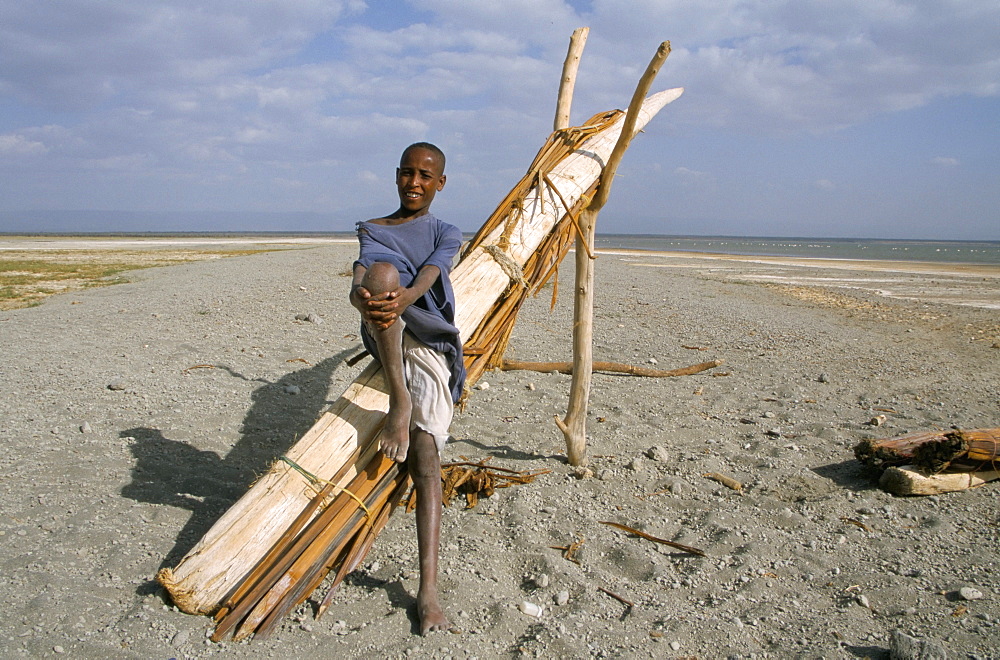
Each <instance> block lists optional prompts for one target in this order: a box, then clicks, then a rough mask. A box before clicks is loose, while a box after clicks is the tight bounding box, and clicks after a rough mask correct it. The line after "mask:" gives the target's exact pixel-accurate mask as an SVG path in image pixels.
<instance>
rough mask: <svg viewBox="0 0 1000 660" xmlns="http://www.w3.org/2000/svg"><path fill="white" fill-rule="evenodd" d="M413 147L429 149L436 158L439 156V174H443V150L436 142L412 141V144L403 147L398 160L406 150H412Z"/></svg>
mask: <svg viewBox="0 0 1000 660" xmlns="http://www.w3.org/2000/svg"><path fill="white" fill-rule="evenodd" d="M414 149H426V150H427V151H430V152H431V153H433V154H434V155H435V156H437V157H438V158H440V159H441V174H444V164H445V157H444V152H443V151H441V149H440V148H439V147H438V146H437V145H436V144H431V143H430V142H414V143H413V144H411V145H410V146H408V147H407V148H406V149H403V153H402V154H401V155H400V160H402V159H403V156H405V155H406V154H407V153H408V152H410V151H412V150H414Z"/></svg>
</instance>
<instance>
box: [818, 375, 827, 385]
mask: <svg viewBox="0 0 1000 660" xmlns="http://www.w3.org/2000/svg"><path fill="white" fill-rule="evenodd" d="M816 381H817V382H819V383H829V382H830V377H829V376H828V375H826V374H820V375H819V377H818V378H817V379H816Z"/></svg>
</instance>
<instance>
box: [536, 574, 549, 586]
mask: <svg viewBox="0 0 1000 660" xmlns="http://www.w3.org/2000/svg"><path fill="white" fill-rule="evenodd" d="M535 586H536V587H538V588H539V589H544V588H545V587H547V586H549V576H548V575H546V574H545V573H542V574H541V575H538V576H537V577H536V578H535Z"/></svg>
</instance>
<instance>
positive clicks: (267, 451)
mask: <svg viewBox="0 0 1000 660" xmlns="http://www.w3.org/2000/svg"><path fill="white" fill-rule="evenodd" d="M355 353H357V348H356V347H353V348H350V349H346V350H343V351H341V352H340V353H338V354H336V355H334V356H333V357H330V358H327V359H326V360H323V361H322V362H320V363H318V364H316V365H314V366H311V367H308V368H305V369H299V370H297V371H293V372H291V373H289V374H287V375H285V376H284V377H282V378H281V379H280V380H278V381H276V382H273V383H272V382H270V381H265V380H262V379H259V382H261V383H262V384H261V386H260V387H258V388H257V390H256V391H254V393H253V395H252V405H251V406H250V409H249V410H248V411H247V414H246V416H245V417H244V418H243V424H242V426H241V427H240V439H239V440H238V441H237V442H236V444H235V445H234V446H233V448H232V450H231V451H230V452H229V453H228V454H227V455H226V456H225V457H224V458H223V457H220V456H219V455H218V454H217V453H215V452H213V451H201V450H198V449H195V448H194V447H192V446H191V445H190V444H188V443H186V442H181V441H177V440H171V439H170V438H168V437H166V436H165V435H164V434H163V431H161V430H160V429H156V428H145V427H139V428H131V429H127V430H124V431H122V432H121V433H120V435H121V437H132V438H135V441H134V442H133V443H132V446H131V451H132V454H133V456H134V457H135V465H134V467H133V468H132V483H130V484H128V485H127V486H125V487H124V488H122V491H121V494H122V495H123V496H124V497H127V498H129V499H132V500H135V501H137V502H147V503H150V504H166V505H169V506H176V507H180V508H183V509H188V510H190V511H191V517H190V518H189V519H188V521H187V524H185V525H184V528H183V529H182V530H181V532H180V533H179V534H178V536H177V540H176V542H175V543H174V547H173V548H172V549H171V550H170V552H168V553H167V555H166V556H165V557H164V559H163V562H162V564H161V568H162V567H165V566H173V565H174V564H176V563H177V562H178V561H179V560H180V559H181V558H182V557H183V556H184V555H185V554H187V553H188V551H190V550H191V548H192V547H194V545H195V543H197V542H198V540H199V539H201V537H202V536H204V534H205V532H207V531H208V530H209V529H210V528H211V527H212V525H213V524H215V522H216V521H217V520H218V519H219V518H220V517H221V516H222V514H224V513H225V512H226V511H227V510H228V509H229V508H230V507H231V506H232V505H233V504H234V503H235V502H236V500H238V499H239V498H240V497H242V496H243V494H244V493H246V492H247V490H248V489H249V487H250V485H251V484H252V483H253V482H254V480H255V479H256V478H257V477H258V476H259V475H260V474H262V473H263V472H265V471H266V470H267V469H268V468H269V467H270V466H271V464H272V463H273V462H274V460H275V459H277V458H278V457H279V456H281V455H283V454H284V453H285V452H287V451H288V449H289V448H290V447H291V446H292V445H293V444H294V443H295V442H296V441H297V440H298V439H299V438H301V437H302V435H303V434H305V432H306V431H308V430H309V429H310V428H311V427H312V425H313V423H314V422H315V420H316V419H317V418H318V417H319V416H320V413H322V412H323V411H324V410H325V409H326V408H327V407H328V406H329V404H330V403H331V402H330V401H329V400H328V398H327V394H328V390H329V385H330V379H331V375H332V374H333V372H334V371H335V370H336V369H337V367H339V366H340V365H341V364H342V363H343V362H344V361H346V360H347V359H348V358H349V357H350V356H351V355H353V354H355ZM216 368H217V369H220V370H224V371H226V372H228V373H229V375H230V376H232V377H234V378H242V379H244V380H248V379H247V378H246V377H245V376H243V375H242V374H240V373H238V372H235V371H233V370H232V369H230V368H228V367H225V366H216ZM288 385H295V386H297V387H298V388H299V393H298V394H296V395H291V394H289V393H287V392H286V391H285V387H286V386H288Z"/></svg>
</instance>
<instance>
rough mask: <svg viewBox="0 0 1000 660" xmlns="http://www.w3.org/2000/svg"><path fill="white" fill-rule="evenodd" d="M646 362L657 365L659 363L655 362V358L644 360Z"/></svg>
mask: <svg viewBox="0 0 1000 660" xmlns="http://www.w3.org/2000/svg"><path fill="white" fill-rule="evenodd" d="M646 362H648V363H649V364H659V362H657V361H656V358H649V359H648V360H646Z"/></svg>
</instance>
